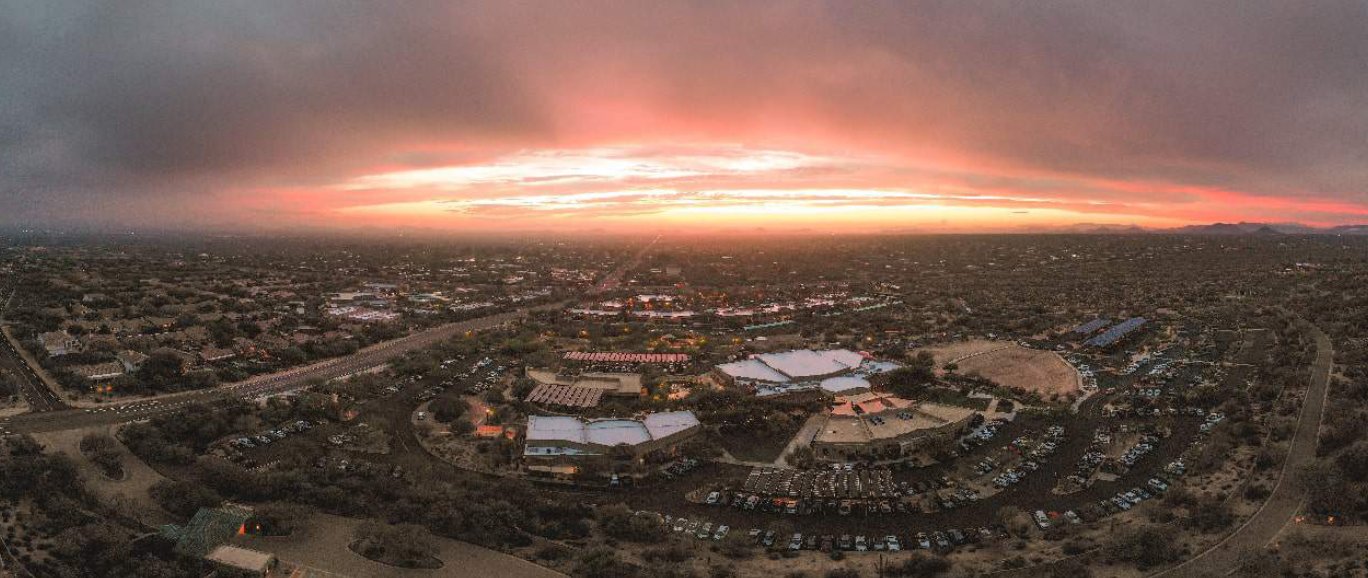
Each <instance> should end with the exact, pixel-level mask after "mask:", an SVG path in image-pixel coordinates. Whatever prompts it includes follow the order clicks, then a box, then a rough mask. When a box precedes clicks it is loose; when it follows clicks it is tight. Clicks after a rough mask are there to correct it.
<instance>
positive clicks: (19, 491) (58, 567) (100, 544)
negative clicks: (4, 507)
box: [0, 437, 209, 578]
mask: <svg viewBox="0 0 1368 578" xmlns="http://www.w3.org/2000/svg"><path fill="white" fill-rule="evenodd" d="M8 445H9V450H8V452H5V451H3V450H0V499H3V500H5V501H8V502H12V503H20V502H24V503H27V504H29V505H30V506H31V511H30V514H29V516H28V517H27V518H26V519H25V522H24V530H25V532H27V533H30V534H32V535H36V536H38V537H39V538H40V539H42V540H43V541H44V542H47V543H49V544H50V545H51V546H50V549H49V550H48V554H49V555H50V557H48V558H46V559H38V558H37V557H34V556H32V555H31V553H30V552H27V551H26V548H27V547H29V546H32V545H33V544H35V543H36V541H28V540H26V541H25V542H26V543H27V545H24V544H17V543H15V542H14V541H11V542H10V547H11V550H13V551H15V552H14V553H15V555H16V556H17V557H18V558H19V561H20V562H21V563H23V564H24V565H25V567H26V569H27V570H28V572H30V573H32V574H33V575H35V576H52V577H55V578H97V577H102V576H145V577H148V578H179V577H182V576H202V575H204V574H205V573H206V572H208V571H209V568H208V567H207V565H206V564H205V563H204V562H203V561H200V560H195V559H190V558H184V557H180V556H176V555H175V554H166V556H168V557H158V556H157V555H154V554H152V553H150V552H148V551H144V550H143V549H140V548H135V547H134V545H133V542H134V540H135V538H136V537H137V536H139V535H140V534H143V533H145V532H146V531H147V529H146V528H143V527H141V526H139V525H138V524H137V522H135V521H134V520H133V519H132V515H131V512H129V511H126V510H125V509H120V508H117V507H108V506H105V505H104V504H101V503H100V501H99V500H98V499H96V498H95V497H94V496H93V495H91V494H90V493H89V492H87V491H86V489H85V487H84V486H83V485H82V483H81V480H80V477H79V476H78V474H77V473H76V467H75V465H74V464H72V463H71V461H70V460H68V459H67V458H66V457H65V456H62V455H46V454H43V453H42V447H41V446H39V445H38V444H37V443H36V442H34V441H33V440H32V438H28V437H24V438H11V441H10V442H9V444H8Z"/></svg>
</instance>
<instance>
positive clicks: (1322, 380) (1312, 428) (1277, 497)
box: [1150, 325, 1335, 577]
mask: <svg viewBox="0 0 1368 578" xmlns="http://www.w3.org/2000/svg"><path fill="white" fill-rule="evenodd" d="M1308 329H1309V330H1310V331H1311V332H1312V335H1314V336H1315V339H1316V359H1315V361H1313V362H1312V363H1311V376H1310V377H1311V384H1310V387H1308V388H1307V392H1306V400H1305V401H1304V402H1303V403H1302V409H1301V413H1300V414H1299V415H1298V417H1297V430H1296V433H1294V434H1293V436H1292V443H1291V444H1289V446H1288V450H1287V458H1286V459H1284V460H1283V467H1282V471H1281V472H1280V473H1279V475H1278V482H1277V484H1276V485H1274V487H1273V493H1272V495H1270V496H1269V498H1268V500H1267V501H1265V502H1264V504H1263V505H1262V506H1260V507H1259V509H1258V510H1257V511H1255V512H1254V515H1253V516H1251V517H1250V518H1249V520H1247V521H1245V523H1244V524H1242V525H1241V526H1240V527H1239V528H1236V529H1235V531H1234V532H1232V533H1231V534H1230V535H1229V536H1226V538H1225V539H1223V540H1221V541H1220V542H1218V543H1216V545H1215V546H1212V547H1211V548H1208V549H1207V550H1206V551H1204V552H1202V553H1200V554H1198V555H1197V556H1195V557H1193V558H1191V559H1189V560H1187V561H1186V562H1183V563H1182V564H1179V565H1177V566H1174V567H1172V568H1169V569H1168V570H1164V571H1162V572H1157V573H1154V574H1151V575H1150V576H1152V577H1157V576H1175V577H1177V576H1210V575H1225V574H1230V573H1232V572H1234V571H1235V569H1236V568H1238V567H1239V564H1240V562H1241V561H1242V560H1243V559H1244V558H1245V557H1246V556H1247V554H1248V553H1249V552H1252V551H1257V550H1261V549H1263V548H1264V547H1266V546H1267V545H1268V544H1269V542H1271V541H1273V539H1274V538H1276V537H1277V536H1278V533H1279V532H1280V531H1281V530H1282V528H1283V526H1285V525H1286V524H1287V523H1288V522H1289V521H1290V520H1292V518H1293V516H1295V515H1296V514H1297V512H1298V511H1299V510H1301V506H1302V502H1303V500H1304V499H1305V497H1304V496H1303V495H1302V491H1301V489H1300V488H1297V487H1296V484H1295V483H1293V482H1291V480H1289V479H1288V477H1289V473H1290V472H1295V471H1297V470H1299V469H1300V468H1302V467H1303V466H1305V465H1307V464H1310V463H1311V462H1313V461H1315V459H1316V443H1317V441H1318V438H1319V434H1320V423H1321V417H1322V416H1323V414H1324V412H1325V397H1326V393H1327V392H1328V391H1329V389H1330V388H1329V384H1330V370H1331V368H1332V367H1333V366H1334V359H1335V349H1334V345H1333V344H1332V343H1331V342H1330V337H1329V336H1327V335H1326V334H1325V333H1324V332H1322V331H1321V330H1320V329H1319V328H1316V327H1312V326H1309V325H1308Z"/></svg>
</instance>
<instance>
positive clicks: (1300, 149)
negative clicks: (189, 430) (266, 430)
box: [0, 0, 1368, 233]
mask: <svg viewBox="0 0 1368 578" xmlns="http://www.w3.org/2000/svg"><path fill="white" fill-rule="evenodd" d="M1365 30H1368V3H1366V2H1362V1H1336V0H1324V1H1317V2H1285V1H1276V2H1261V1H1256V0H1241V1H1215V0H1213V1H1203V2H1164V1H1156V2H1095V1H1078V2H1055V1H1041V2H1020V1H1019V0H1012V1H1001V2H997V1H972V0H970V1H966V0H947V1H927V2H921V1H893V2H878V1H862V2H849V1H832V2H807V1H793V2H720V1H719V2H709V1H686V0H679V1H671V2H663V1H659V2H658V1H640V0H637V1H623V2H594V1H584V2H578V1H576V2H569V1H566V2H531V1H529V2H520V1H513V0H501V1H490V2H455V1H451V2H424V1H405V2H399V3H392V2H360V1H345V0H298V1H287V2H266V1H254V2H245V1H234V0H210V1H199V0H178V1H176V2H144V1H141V0H120V1H118V2H93V1H92V2H80V1H75V0H0V225H4V226H10V227H13V226H21V227H57V226H60V227H99V228H131V229H139V228H160V229H183V230H191V231H195V230H206V231H207V230H234V229H242V230H270V231H282V230H283V231H290V230H302V229H311V228H325V229H342V230H360V229H365V230H381V231H386V230H392V231H397V230H408V229H425V230H436V231H454V232H476V233H478V232H483V231H672V230H680V231H708V230H766V231H777V230H783V229H794V230H821V231H844V232H859V231H932V232H934V231H1008V230H1035V229H1047V228H1051V227H1059V226H1064V225H1070V224H1077V223H1099V224H1137V225H1140V226H1145V227H1170V226H1179V225H1184V224H1192V223H1208V222H1216V221H1226V222H1234V221H1257V222H1291V221H1297V222H1303V223H1308V224H1314V225H1323V226H1328V225H1338V224H1351V223H1365V222H1368V33H1365Z"/></svg>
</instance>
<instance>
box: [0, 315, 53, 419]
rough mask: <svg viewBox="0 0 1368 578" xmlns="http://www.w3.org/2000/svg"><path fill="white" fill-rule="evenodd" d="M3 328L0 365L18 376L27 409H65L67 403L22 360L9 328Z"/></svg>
mask: <svg viewBox="0 0 1368 578" xmlns="http://www.w3.org/2000/svg"><path fill="white" fill-rule="evenodd" d="M4 329H5V333H6V334H5V336H4V338H0V367H2V368H4V369H6V370H8V373H10V374H13V375H15V376H16V377H18V379H19V393H20V394H22V395H23V396H24V401H27V402H28V405H29V411H35V412H41V411H59V410H63V409H67V404H66V403H65V402H63V401H62V398H61V397H60V396H58V395H57V394H56V393H55V392H53V391H52V389H50V388H48V387H47V386H46V385H44V384H43V379H42V378H41V377H39V376H38V374H36V373H34V372H33V368H32V367H31V366H30V365H29V364H28V363H25V362H24V359H23V357H22V356H21V355H20V353H19V352H18V351H16V350H15V349H14V342H13V341H11V340H10V339H9V338H8V337H9V332H8V329H9V328H7V327H6V328H4Z"/></svg>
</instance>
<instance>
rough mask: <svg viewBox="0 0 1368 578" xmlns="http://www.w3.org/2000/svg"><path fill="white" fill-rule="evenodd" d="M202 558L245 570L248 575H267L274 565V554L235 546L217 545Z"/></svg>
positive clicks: (241, 570)
mask: <svg viewBox="0 0 1368 578" xmlns="http://www.w3.org/2000/svg"><path fill="white" fill-rule="evenodd" d="M204 559H205V560H208V561H210V562H213V563H214V564H217V565H219V566H223V567H226V568H232V569H233V570H237V571H239V572H246V573H247V574H248V575H250V576H269V575H270V574H271V571H272V570H273V569H275V567H276V557H275V554H269V553H266V552H259V551H256V550H249V549H247V548H239V547H237V546H228V545H224V546H219V547H217V548H214V549H213V550H211V551H210V552H209V554H207V555H205V557H204Z"/></svg>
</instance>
